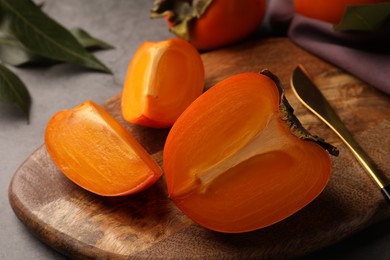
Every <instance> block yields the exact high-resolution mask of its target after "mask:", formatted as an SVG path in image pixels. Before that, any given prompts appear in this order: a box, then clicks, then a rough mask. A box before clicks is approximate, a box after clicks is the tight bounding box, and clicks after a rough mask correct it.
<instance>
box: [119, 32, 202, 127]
mask: <svg viewBox="0 0 390 260" xmlns="http://www.w3.org/2000/svg"><path fill="white" fill-rule="evenodd" d="M203 88H204V68H203V63H202V60H201V58H200V54H199V53H198V52H197V50H196V49H195V48H194V47H193V46H192V45H191V44H189V43H188V42H186V41H184V40H181V39H170V40H167V41H162V42H145V43H143V44H142V45H141V46H140V48H139V49H138V50H137V52H136V53H135V55H134V57H133V59H132V61H131V63H130V65H129V68H128V72H127V75H126V80H125V83H124V87H123V93H122V114H123V117H124V118H125V119H126V120H127V121H129V122H132V123H136V124H140V125H145V126H150V127H170V126H172V125H173V123H174V122H175V121H176V119H177V118H178V117H179V116H180V114H181V113H182V112H183V111H184V110H185V109H186V108H187V107H188V106H189V104H190V103H191V102H192V101H193V100H195V99H196V98H197V97H198V96H199V95H200V94H202V92H203Z"/></svg>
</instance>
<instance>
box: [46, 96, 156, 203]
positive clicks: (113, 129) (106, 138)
mask: <svg viewBox="0 0 390 260" xmlns="http://www.w3.org/2000/svg"><path fill="white" fill-rule="evenodd" d="M45 144H46V149H47V151H48V153H49V155H50V157H51V159H52V160H53V162H54V163H55V164H56V165H57V167H58V168H59V170H60V171H62V172H63V173H64V174H65V175H66V176H67V177H68V178H69V179H70V180H71V181H73V182H74V183H76V184H77V185H79V186H81V187H82V188H84V189H86V190H88V191H90V192H93V193H96V194H99V195H103V196H119V195H127V194H132V193H136V192H139V191H142V190H144V189H146V188H148V187H149V186H151V185H152V184H153V183H155V182H156V181H157V180H158V179H159V177H160V176H161V175H162V170H161V169H160V167H159V166H158V165H157V163H156V162H155V161H154V160H153V158H152V157H151V156H150V155H149V154H148V153H147V151H145V149H144V148H143V147H142V146H141V144H140V143H138V142H137V140H136V139H135V138H134V137H133V136H132V135H131V134H130V133H129V132H128V131H127V130H126V129H124V128H123V127H122V126H121V125H120V124H119V122H118V121H116V120H115V119H114V118H113V117H112V116H111V115H110V114H109V113H108V112H107V111H105V110H104V109H103V108H102V107H100V106H98V105H97V104H95V103H94V102H92V101H87V102H84V103H82V104H80V105H79V106H77V107H75V108H73V109H71V110H63V111H60V112H58V113H57V114H55V115H54V116H53V117H52V118H51V119H50V121H49V123H48V125H47V128H46V132H45Z"/></svg>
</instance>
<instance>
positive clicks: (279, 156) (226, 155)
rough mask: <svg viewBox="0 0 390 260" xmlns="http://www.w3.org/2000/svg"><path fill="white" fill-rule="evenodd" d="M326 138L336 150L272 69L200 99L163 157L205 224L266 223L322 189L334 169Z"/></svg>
mask: <svg viewBox="0 0 390 260" xmlns="http://www.w3.org/2000/svg"><path fill="white" fill-rule="evenodd" d="M319 144H320V145H319ZM322 146H324V147H326V148H328V149H330V151H331V152H332V153H333V152H335V151H336V150H334V149H333V148H334V147H332V146H331V145H328V144H326V143H325V142H324V141H323V140H322V139H319V138H318V137H313V136H311V135H310V134H309V133H308V132H307V131H306V130H305V129H303V128H302V126H301V125H300V123H299V121H298V120H297V119H296V117H295V116H294V115H293V113H292V110H291V107H290V106H289V105H288V103H287V100H286V99H285V97H284V95H283V92H282V89H281V87H280V86H279V83H278V81H277V79H276V77H275V76H274V75H273V74H271V73H270V72H269V71H264V72H262V74H259V73H242V74H238V75H235V76H232V77H230V78H227V79H225V80H223V81H221V82H219V83H218V84H216V85H215V86H214V87H212V88H211V89H210V90H208V91H207V92H205V93H204V94H203V95H202V96H200V97H199V98H198V99H196V100H195V101H194V102H193V103H192V104H191V105H190V106H189V107H188V108H187V109H186V111H185V112H184V113H183V114H182V115H181V116H180V117H179V119H178V120H177V121H176V123H175V124H174V125H173V127H172V129H171V131H170V133H169V135H168V138H167V141H166V144H165V147H164V158H163V163H164V174H165V178H166V182H167V186H168V193H169V196H170V198H171V199H172V200H173V202H174V203H175V204H176V205H177V206H178V207H179V208H180V209H181V210H182V211H183V212H184V213H185V214H186V215H187V216H189V217H190V218H191V219H192V220H194V221H195V222H197V223H198V224H200V225H202V226H204V227H206V228H209V229H212V230H216V231H221V232H228V233H239V232H246V231H251V230H256V229H259V228H263V227H266V226H269V225H272V224H274V223H277V222H279V221H281V220H283V219H285V218H287V217H288V216H290V215H292V214H294V213H295V212H297V211H298V210H300V209H301V208H303V207H304V206H306V205H307V204H308V203H310V202H311V201H312V200H313V199H314V198H316V197H317V196H318V195H319V194H320V193H321V192H322V190H323V189H324V187H325V186H326V184H327V182H328V180H329V178H330V173H331V161H330V156H329V154H328V152H327V151H326V150H325V149H324V148H323V147H322Z"/></svg>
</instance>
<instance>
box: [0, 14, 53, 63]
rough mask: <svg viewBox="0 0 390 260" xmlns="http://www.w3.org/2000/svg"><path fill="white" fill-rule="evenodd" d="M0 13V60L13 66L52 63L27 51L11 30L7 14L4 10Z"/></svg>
mask: <svg viewBox="0 0 390 260" xmlns="http://www.w3.org/2000/svg"><path fill="white" fill-rule="evenodd" d="M0 15H1V20H0V60H2V61H3V62H4V63H7V64H10V65H13V66H21V65H25V64H30V63H32V64H35V63H36V64H48V63H49V64H51V63H52V62H50V60H48V59H45V58H43V57H40V56H38V55H36V54H34V53H33V52H31V51H29V50H28V49H27V48H26V47H25V46H24V45H23V44H22V43H21V42H20V41H19V39H17V38H16V36H15V35H14V33H13V32H12V31H11V24H10V22H11V21H10V19H9V16H7V15H6V14H4V12H3V13H0Z"/></svg>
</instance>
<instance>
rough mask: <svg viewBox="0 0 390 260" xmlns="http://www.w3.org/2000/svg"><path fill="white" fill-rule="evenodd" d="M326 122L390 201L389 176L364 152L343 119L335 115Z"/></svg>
mask: <svg viewBox="0 0 390 260" xmlns="http://www.w3.org/2000/svg"><path fill="white" fill-rule="evenodd" d="M326 123H327V124H328V126H329V127H330V128H332V129H333V131H334V132H335V133H336V134H337V135H338V136H339V137H340V138H341V140H342V141H343V142H344V143H345V144H346V145H347V147H348V148H349V149H350V150H351V152H352V154H353V155H354V156H355V157H356V159H357V160H358V161H359V163H360V164H361V165H362V166H363V167H364V168H365V170H366V171H367V172H368V173H369V174H370V175H371V177H372V178H373V179H374V181H375V182H376V183H377V184H378V186H379V187H380V188H381V190H382V193H383V194H384V195H385V196H386V198H387V199H388V200H389V201H390V183H389V181H388V179H387V177H386V176H385V175H384V174H382V172H380V171H379V170H377V167H376V166H375V164H374V163H373V162H372V160H371V159H370V158H369V157H368V155H367V154H366V153H365V152H364V150H363V149H362V148H361V147H360V145H359V144H358V143H357V142H356V141H355V139H354V138H353V137H352V135H351V133H350V132H349V131H348V129H347V128H346V127H345V126H344V124H343V123H342V122H341V119H339V118H338V116H336V117H335V116H333V117H331V120H329V118H328V121H327V122H326Z"/></svg>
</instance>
